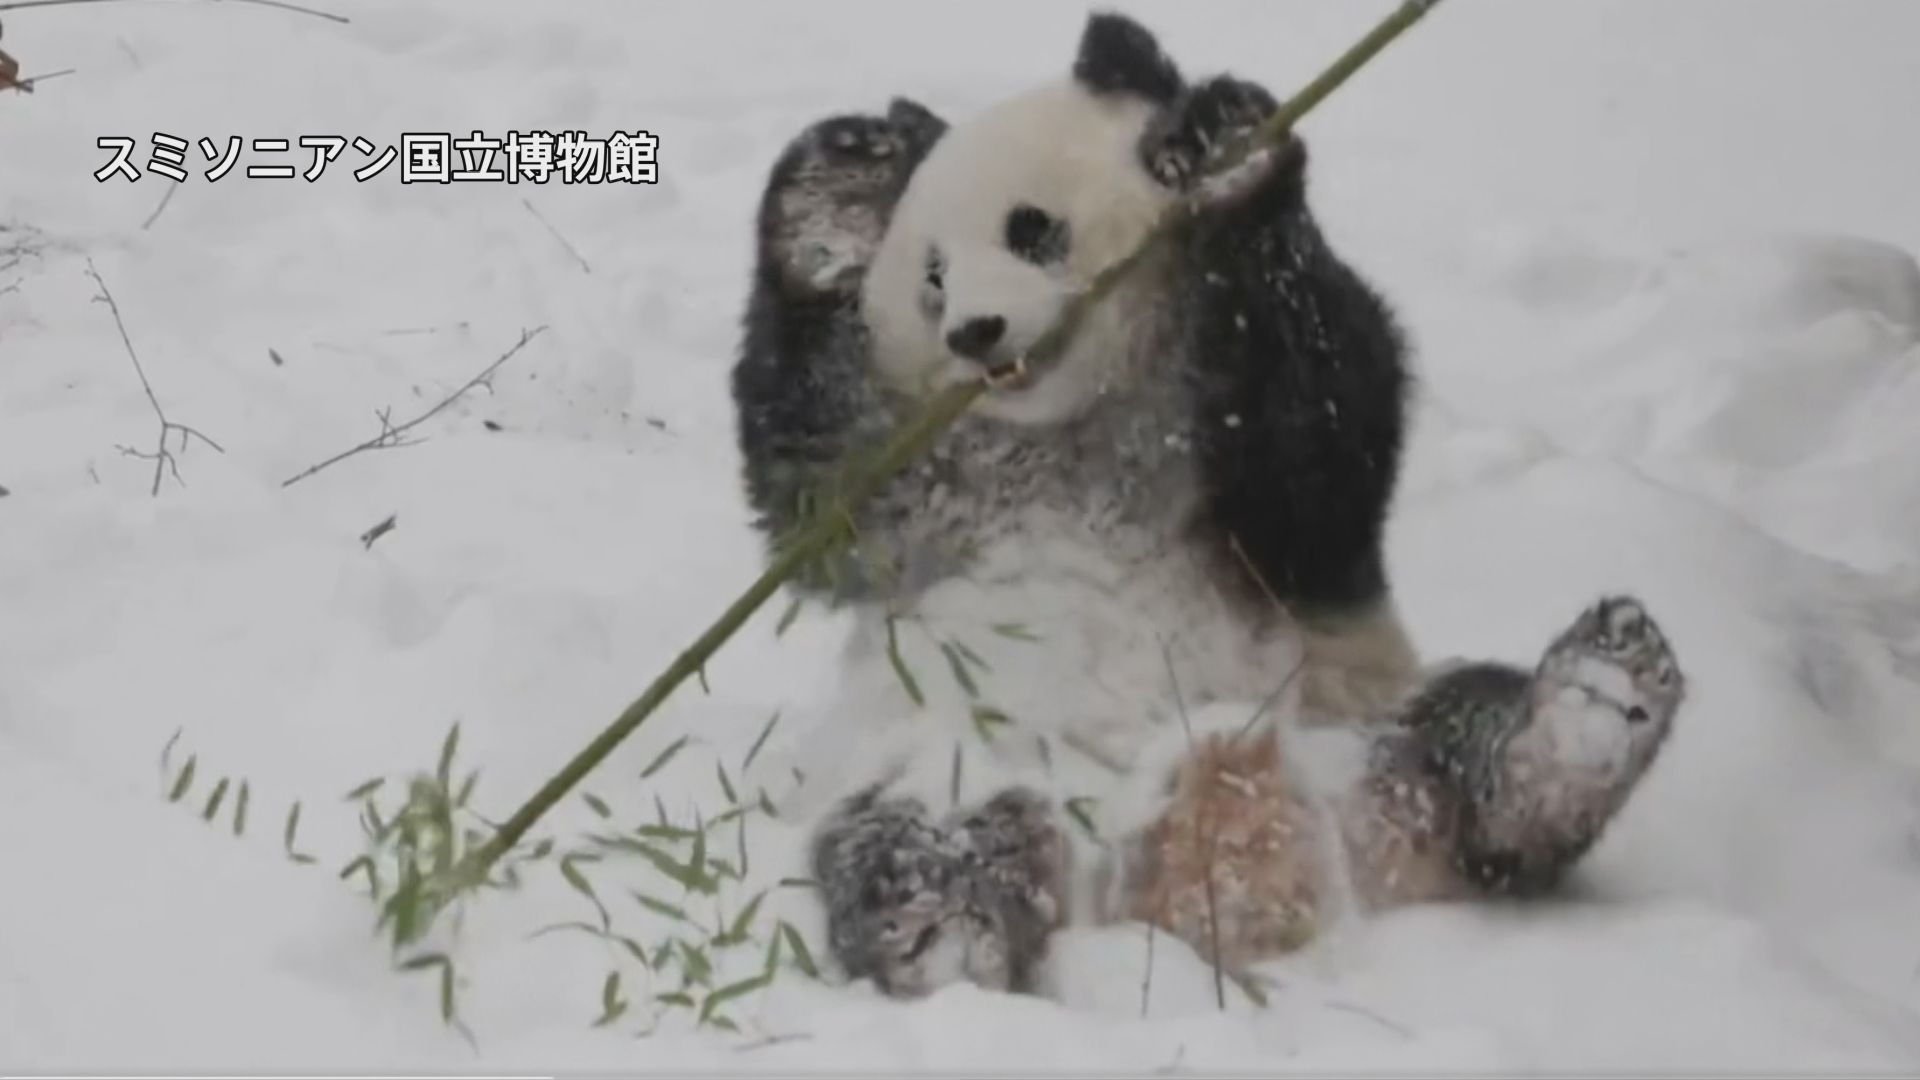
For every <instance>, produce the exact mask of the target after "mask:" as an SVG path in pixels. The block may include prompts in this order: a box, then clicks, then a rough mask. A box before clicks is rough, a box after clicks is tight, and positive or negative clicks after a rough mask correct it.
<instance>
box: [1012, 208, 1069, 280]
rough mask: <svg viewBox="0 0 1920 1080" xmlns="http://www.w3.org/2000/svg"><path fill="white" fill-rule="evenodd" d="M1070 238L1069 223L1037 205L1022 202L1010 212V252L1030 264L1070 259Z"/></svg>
mask: <svg viewBox="0 0 1920 1080" xmlns="http://www.w3.org/2000/svg"><path fill="white" fill-rule="evenodd" d="M1069 239H1070V237H1069V235H1068V231H1067V223H1066V222H1065V221H1063V220H1061V219H1060V218H1057V217H1054V216H1053V215H1052V214H1049V213H1047V212H1046V211H1045V210H1042V209H1040V208H1039V207H1037V206H1032V205H1029V204H1027V203H1022V204H1020V205H1019V206H1016V207H1014V208H1013V209H1012V210H1009V211H1007V250H1008V251H1011V252H1013V253H1014V254H1015V255H1018V256H1019V257H1020V258H1022V259H1025V260H1027V261H1028V262H1030V263H1036V264H1039V265H1042V266H1044V265H1046V264H1048V263H1055V262H1059V261H1060V260H1061V259H1064V258H1066V257H1067V245H1068V241H1069Z"/></svg>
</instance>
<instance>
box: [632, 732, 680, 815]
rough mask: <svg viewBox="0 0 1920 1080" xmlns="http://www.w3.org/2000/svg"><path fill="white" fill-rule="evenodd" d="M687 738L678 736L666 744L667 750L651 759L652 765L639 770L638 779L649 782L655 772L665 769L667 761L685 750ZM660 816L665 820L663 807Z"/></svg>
mask: <svg viewBox="0 0 1920 1080" xmlns="http://www.w3.org/2000/svg"><path fill="white" fill-rule="evenodd" d="M689 738H691V736H687V735H682V736H680V737H679V738H677V739H675V740H673V741H672V742H670V743H668V744H667V748H666V749H665V750H662V751H660V755H659V756H658V757H656V758H654V759H653V763H652V764H650V765H648V766H647V767H646V768H644V769H642V770H640V779H642V780H651V779H652V778H653V774H654V773H657V772H659V771H660V770H661V769H664V768H666V767H667V762H669V761H672V760H673V759H674V755H676V754H678V753H679V752H680V751H682V750H684V749H686V746H687V740H688V739H689ZM660 815H661V818H662V819H663V820H664V819H665V817H666V808H665V807H661V809H660Z"/></svg>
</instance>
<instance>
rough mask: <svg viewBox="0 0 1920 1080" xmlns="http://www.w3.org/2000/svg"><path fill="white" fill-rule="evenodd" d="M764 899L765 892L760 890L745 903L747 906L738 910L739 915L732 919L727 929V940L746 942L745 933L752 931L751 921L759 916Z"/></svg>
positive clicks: (765, 897)
mask: <svg viewBox="0 0 1920 1080" xmlns="http://www.w3.org/2000/svg"><path fill="white" fill-rule="evenodd" d="M766 899H767V891H766V890H765V889H762V890H760V892H759V893H758V894H756V895H755V896H754V898H753V899H751V900H749V901H747V906H746V907H743V908H741V909H740V913H739V914H738V915H735V916H734V917H733V922H732V924H731V925H729V926H728V927H727V933H726V938H727V940H729V941H732V942H741V941H745V940H747V932H748V931H749V930H752V929H753V920H754V918H755V916H757V915H759V914H760V905H761V904H762V903H763V902H764V901H765V900H766Z"/></svg>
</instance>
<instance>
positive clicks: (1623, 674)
mask: <svg viewBox="0 0 1920 1080" xmlns="http://www.w3.org/2000/svg"><path fill="white" fill-rule="evenodd" d="M1540 674H1541V677H1542V679H1543V681H1544V682H1545V684H1546V685H1545V686H1544V687H1543V689H1545V690H1548V691H1559V690H1564V689H1567V688H1569V687H1572V688H1577V689H1579V690H1581V691H1583V692H1584V693H1585V695H1586V696H1587V697H1589V698H1590V699H1593V700H1598V701H1607V702H1610V703H1612V704H1614V705H1615V706H1617V707H1618V708H1619V709H1620V711H1621V713H1622V714H1623V715H1624V716H1625V717H1626V719H1627V720H1628V722H1629V723H1632V724H1643V723H1649V722H1656V721H1657V722H1658V723H1660V724H1663V725H1664V724H1665V723H1667V722H1668V721H1669V720H1671V719H1672V716H1673V713H1674V711H1675V710H1676V709H1677V708H1678V707H1679V705H1680V701H1681V699H1682V698H1683V697H1684V696H1685V694H1686V678H1685V675H1684V674H1683V673H1682V672H1681V670H1680V662H1679V659H1678V658H1677V657H1676V656H1675V655H1674V651H1673V647H1672V646H1671V645H1670V644H1669V643H1668V641H1667V637H1666V634H1665V633H1663V632H1662V631H1661V629H1660V626H1659V624H1658V623H1656V622H1654V619H1653V616H1652V614H1650V613H1649V612H1648V611H1647V608H1646V605H1645V604H1643V603H1642V602H1641V601H1639V600H1638V599H1636V598H1634V597H1631V596H1620V595H1616V596H1607V597H1603V598H1601V599H1600V600H1598V601H1596V602H1595V603H1594V604H1593V605H1591V606H1590V607H1588V608H1587V609H1586V610H1585V611H1583V612H1581V613H1580V617H1579V618H1577V619H1575V620H1574V622H1573V625H1572V626H1570V627H1568V628H1567V629H1566V630H1565V631H1564V632H1563V633H1562V634H1561V635H1560V637H1559V639H1558V640H1556V641H1555V642H1554V643H1553V645H1552V647H1551V648H1549V649H1548V650H1547V652H1546V655H1545V657H1543V658H1542V661H1541V671H1540Z"/></svg>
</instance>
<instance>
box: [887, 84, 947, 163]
mask: <svg viewBox="0 0 1920 1080" xmlns="http://www.w3.org/2000/svg"><path fill="white" fill-rule="evenodd" d="M887 123H888V124H889V125H891V126H892V127H893V129H894V130H895V131H897V132H899V133H900V135H901V137H902V138H905V139H906V140H907V143H908V145H910V146H911V147H912V148H913V149H914V150H915V151H916V152H917V153H918V154H920V155H924V154H926V152H927V151H928V150H930V149H932V148H933V144H934V143H937V142H939V141H940V137H941V136H942V135H945V134H946V133H947V122H946V121H945V120H942V119H940V117H939V116H938V115H936V114H935V113H934V111H933V110H932V109H929V108H927V107H926V106H925V105H922V104H920V103H919V102H917V101H915V100H913V99H912V98H905V97H897V98H894V99H893V101H892V102H891V103H889V104H888V105H887Z"/></svg>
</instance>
